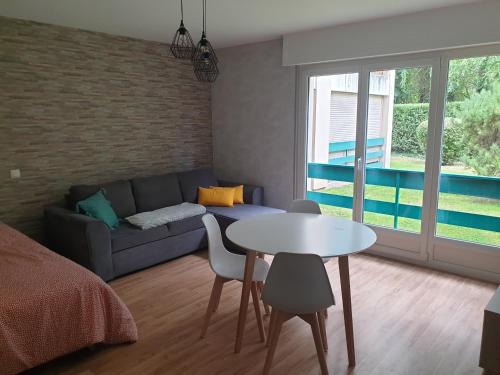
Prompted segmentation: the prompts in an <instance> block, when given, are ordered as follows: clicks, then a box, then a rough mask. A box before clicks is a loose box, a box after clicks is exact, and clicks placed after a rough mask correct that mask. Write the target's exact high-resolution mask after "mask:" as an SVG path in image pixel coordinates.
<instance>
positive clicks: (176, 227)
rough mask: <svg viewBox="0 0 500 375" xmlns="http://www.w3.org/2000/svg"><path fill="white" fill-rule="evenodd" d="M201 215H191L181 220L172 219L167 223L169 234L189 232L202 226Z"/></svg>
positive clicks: (175, 234)
mask: <svg viewBox="0 0 500 375" xmlns="http://www.w3.org/2000/svg"><path fill="white" fill-rule="evenodd" d="M203 215H204V214H203ZM203 215H196V216H191V217H187V218H185V219H182V220H177V221H172V222H171V223H168V224H167V227H168V233H169V235H170V236H177V235H179V234H183V233H186V232H191V231H193V230H196V229H199V228H204V226H203V221H201V218H202V217H203Z"/></svg>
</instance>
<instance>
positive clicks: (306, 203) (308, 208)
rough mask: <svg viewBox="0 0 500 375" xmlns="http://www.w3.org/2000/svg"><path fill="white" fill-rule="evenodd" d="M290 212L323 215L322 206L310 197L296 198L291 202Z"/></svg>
mask: <svg viewBox="0 0 500 375" xmlns="http://www.w3.org/2000/svg"><path fill="white" fill-rule="evenodd" d="M288 212H297V213H302V214H317V215H321V207H320V206H319V204H318V202H315V201H312V200H309V199H295V200H294V201H292V203H291V204H290V207H289V208H288Z"/></svg>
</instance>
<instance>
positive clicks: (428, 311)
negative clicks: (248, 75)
mask: <svg viewBox="0 0 500 375" xmlns="http://www.w3.org/2000/svg"><path fill="white" fill-rule="evenodd" d="M350 259H351V261H350V267H351V289H352V303H353V318H354V334H355V340H356V355H357V366H356V367H355V368H353V369H349V368H348V367H347V352H346V345H345V335H344V328H343V315H342V303H341V294H340V286H339V278H338V264H337V261H336V260H332V261H330V262H329V263H327V269H328V273H329V275H330V278H331V283H332V287H333V290H334V294H335V298H336V300H337V305H336V306H334V307H333V308H331V309H330V310H329V317H328V320H327V334H328V339H329V348H330V349H329V352H328V355H327V361H328V367H329V371H330V374H337V375H340V374H384V375H389V374H398V375H399V374H405V375H407V374H408V375H409V374H423V375H432V374H443V375H452V374H463V375H472V374H481V373H482V371H481V369H480V368H479V367H478V366H477V363H478V355H479V346H480V335H481V325H482V315H483V308H484V306H485V305H486V303H487V301H488V300H489V299H490V297H491V296H492V294H493V292H494V290H495V286H494V285H493V284H488V283H483V282H479V281H475V280H470V279H467V278H463V277H459V276H454V275H449V274H444V273H440V272H437V271H432V270H428V269H423V268H418V267H414V266H410V265H405V264H401V263H397V262H394V261H389V260H384V259H381V258H376V257H371V256H366V255H356V256H353V257H351V258H350ZM213 278H214V276H213V274H212V272H211V271H210V268H209V266H208V263H207V260H206V252H200V253H197V254H194V255H189V256H186V257H183V258H180V259H177V260H175V261H171V262H168V263H165V264H162V265H159V266H156V267H153V268H150V269H148V270H145V271H142V272H138V273H135V274H132V275H130V276H127V277H124V278H121V279H118V280H116V281H113V282H112V283H111V285H112V287H113V288H114V290H116V292H117V293H118V295H119V296H120V297H121V298H122V299H123V300H124V301H125V303H126V304H127V305H128V307H129V308H130V310H131V312H132V314H133V316H134V317H135V319H136V321H137V326H138V329H139V341H138V342H137V343H135V344H132V345H121V346H114V347H107V348H99V349H95V350H92V351H91V350H83V351H81V352H79V353H76V354H73V355H70V356H67V357H64V358H61V359H59V360H56V361H54V362H52V363H50V364H48V365H45V366H43V367H42V368H38V369H36V370H35V371H30V373H42V374H59V373H60V374H85V375H91V374H123V375H126V374H200V375H201V374H203V375H206V374H260V373H261V371H262V367H263V364H264V359H265V355H266V349H265V347H264V345H263V344H262V343H260V342H259V336H258V331H257V327H256V321H255V315H254V314H253V310H252V311H250V310H249V315H248V316H249V318H250V319H249V321H248V324H247V330H246V335H245V340H244V344H243V350H242V351H241V353H240V354H234V353H233V348H234V339H235V330H236V320H237V316H238V306H239V298H240V292H241V284H240V283H238V282H230V283H227V284H226V285H225V288H224V291H223V293H222V299H221V304H220V306H219V310H218V311H217V312H216V313H215V315H214V316H213V320H212V323H211V325H210V327H209V329H208V333H207V337H206V338H205V339H203V340H200V339H199V334H200V325H201V322H202V317H203V315H204V312H205V308H206V305H207V302H208V297H209V294H210V290H211V287H212V282H213ZM265 319H266V320H265V323H266V325H267V323H268V321H269V317H266V318H265ZM319 371H320V370H319V364H318V361H317V358H316V353H315V347H314V342H313V339H312V335H311V332H310V330H309V326H308V324H306V323H305V322H303V321H301V320H300V319H298V318H294V319H293V320H291V321H289V322H287V323H286V324H285V325H284V328H283V331H282V334H281V337H280V341H279V344H278V349H277V352H276V356H275V359H274V363H273V368H272V371H271V373H272V374H289V375H291V374H319Z"/></svg>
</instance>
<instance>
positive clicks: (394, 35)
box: [283, 0, 500, 66]
mask: <svg viewBox="0 0 500 375" xmlns="http://www.w3.org/2000/svg"><path fill="white" fill-rule="evenodd" d="M498 42H500V1H499V0H489V1H484V2H476V3H472V4H464V5H457V6H452V7H447V8H441V9H435V10H430V11H425V12H419V13H413V14H409V15H402V16H396V17H387V18H381V19H377V20H372V21H366V22H359V23H352V24H346V25H339V26H335V27H330V28H325V29H318V30H313V31H306V32H300V33H294V34H289V35H285V36H284V37H283V65H285V66H286V65H301V64H308V63H318V62H326V61H339V60H349V59H357V58H366V57H375V56H385V55H394V54H404V53H412V52H423V51H430V50H438V49H449V48H457V47H466V46H472V45H480V44H489V43H498Z"/></svg>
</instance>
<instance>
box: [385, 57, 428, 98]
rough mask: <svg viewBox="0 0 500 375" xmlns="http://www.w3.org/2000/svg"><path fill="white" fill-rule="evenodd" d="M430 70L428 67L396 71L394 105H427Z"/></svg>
mask: <svg viewBox="0 0 500 375" xmlns="http://www.w3.org/2000/svg"><path fill="white" fill-rule="evenodd" d="M430 87H431V68H430V67H428V66H424V67H418V68H408V69H398V70H396V82H395V90H394V101H395V103H396V104H407V103H429V94H430V91H431V89H430Z"/></svg>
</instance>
